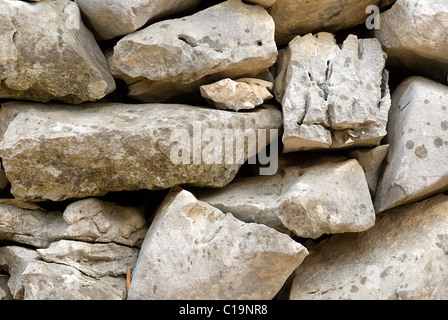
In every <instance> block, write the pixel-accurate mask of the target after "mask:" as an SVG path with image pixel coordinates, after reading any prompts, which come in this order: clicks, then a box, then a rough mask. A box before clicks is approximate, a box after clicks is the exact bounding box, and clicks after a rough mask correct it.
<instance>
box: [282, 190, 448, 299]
mask: <svg viewBox="0 0 448 320" xmlns="http://www.w3.org/2000/svg"><path fill="white" fill-rule="evenodd" d="M447 214H448V197H447V196H446V195H437V196H435V197H433V198H430V199H427V200H425V201H422V202H419V203H414V204H410V205H407V206H403V207H399V208H394V209H392V210H390V211H387V212H384V213H381V214H379V215H378V217H377V222H376V224H375V226H374V227H373V228H371V229H369V230H367V231H366V232H361V233H356V234H343V235H334V236H333V237H332V238H331V239H329V240H328V241H325V242H322V243H319V244H318V246H317V247H315V248H314V249H310V255H309V256H308V257H307V258H306V259H305V261H304V262H303V263H302V264H301V265H300V267H299V268H298V269H297V270H296V274H295V278H294V281H293V285H292V289H291V293H290V298H291V299H297V300H308V299H310V300H323V299H327V300H340V299H347V300H386V299H392V300H446V299H447V298H448V290H447V283H448V268H447V266H448V260H447V257H448V255H447V253H448V234H447V230H448V215H447Z"/></svg>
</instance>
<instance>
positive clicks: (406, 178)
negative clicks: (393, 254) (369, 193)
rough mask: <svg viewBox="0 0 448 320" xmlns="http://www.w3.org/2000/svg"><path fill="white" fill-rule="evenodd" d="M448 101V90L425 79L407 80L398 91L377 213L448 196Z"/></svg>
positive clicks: (376, 198) (393, 106)
mask: <svg viewBox="0 0 448 320" xmlns="http://www.w3.org/2000/svg"><path fill="white" fill-rule="evenodd" d="M447 100H448V86H445V85H442V84H440V83H437V82H434V81H432V80H429V79H425V78H422V77H411V78H408V79H406V80H405V81H403V82H402V83H401V84H400V86H399V87H398V88H397V89H396V90H395V91H394V93H393V95H392V108H391V112H390V119H389V124H388V131H389V133H388V135H387V142H388V143H389V144H390V147H389V153H388V155H387V165H386V167H385V170H384V173H383V174H382V178H381V179H380V181H379V183H378V189H377V192H376V195H375V209H376V211H377V212H381V211H384V210H387V209H390V208H392V207H395V206H398V205H402V204H406V203H410V202H414V201H419V200H422V199H424V198H425V197H428V196H431V195H435V194H437V193H441V192H444V191H446V190H448V164H447V159H448V139H447V137H446V132H447V130H448V103H447Z"/></svg>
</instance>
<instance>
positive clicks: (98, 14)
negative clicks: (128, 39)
mask: <svg viewBox="0 0 448 320" xmlns="http://www.w3.org/2000/svg"><path fill="white" fill-rule="evenodd" d="M75 2H76V3H77V4H78V6H79V8H80V9H81V11H82V12H83V13H84V14H85V15H86V17H87V19H88V21H89V23H90V25H92V27H93V28H94V29H95V31H96V33H97V36H98V39H100V40H107V39H112V38H115V37H117V36H121V35H125V34H128V33H131V32H134V31H135V30H137V29H140V28H141V27H143V26H144V25H145V24H146V23H147V22H149V21H152V20H155V19H158V18H161V17H165V16H168V15H171V14H175V13H179V12H182V11H186V10H189V9H192V8H194V7H195V6H196V5H197V4H198V3H199V2H200V0H182V1H178V0H156V1H154V0H143V1H142V0H125V1H123V0H109V1H102V0H75Z"/></svg>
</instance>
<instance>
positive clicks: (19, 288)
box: [0, 246, 126, 300]
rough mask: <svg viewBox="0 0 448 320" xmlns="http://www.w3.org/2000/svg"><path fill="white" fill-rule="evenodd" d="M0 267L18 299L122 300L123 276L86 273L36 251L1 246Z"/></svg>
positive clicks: (124, 280) (11, 290) (124, 295)
mask: <svg viewBox="0 0 448 320" xmlns="http://www.w3.org/2000/svg"><path fill="white" fill-rule="evenodd" d="M0 266H1V267H2V268H5V266H6V269H7V270H8V272H9V273H10V278H9V280H8V287H9V289H10V292H11V294H12V297H13V298H14V299H17V300H122V299H124V298H125V297H126V278H125V277H109V276H105V277H102V278H100V279H96V278H92V277H89V276H86V275H85V274H84V273H82V272H80V271H79V270H78V269H76V268H74V267H71V266H66V265H62V264H58V263H47V262H44V261H41V260H39V256H38V253H37V252H36V251H35V250H32V249H28V248H23V247H18V246H7V247H1V248H0Z"/></svg>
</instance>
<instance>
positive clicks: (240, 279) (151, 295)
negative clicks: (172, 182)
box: [128, 190, 308, 300]
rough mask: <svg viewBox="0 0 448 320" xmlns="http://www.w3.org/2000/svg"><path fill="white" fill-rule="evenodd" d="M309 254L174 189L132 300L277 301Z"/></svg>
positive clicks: (151, 236)
mask: <svg viewBox="0 0 448 320" xmlns="http://www.w3.org/2000/svg"><path fill="white" fill-rule="evenodd" d="M307 254H308V251H307V250H306V249H305V248H304V247H303V246H302V245H301V244H299V243H298V242H295V241H294V240H292V239H291V238H290V237H289V236H287V235H285V234H282V233H279V232H277V231H275V230H273V229H271V228H268V227H266V226H264V225H257V224H252V223H251V224H246V223H244V222H241V221H239V220H237V219H235V218H234V217H233V216H232V215H231V214H229V213H228V214H224V213H222V212H221V211H219V210H218V209H216V208H214V207H212V206H210V205H208V204H206V203H204V202H201V201H198V200H197V199H196V198H195V197H194V196H193V195H192V194H191V193H190V192H188V191H185V190H172V191H171V192H170V193H169V194H168V195H167V197H166V198H165V200H164V202H163V203H162V205H161V206H160V208H159V210H158V212H157V213H156V216H155V218H154V221H153V223H152V225H151V228H150V230H149V231H148V234H147V236H146V238H145V241H144V243H143V246H142V250H141V251H140V254H139V257H138V260H137V265H136V267H135V269H134V274H133V278H132V282H131V287H130V290H129V296H128V298H129V299H132V300H135V299H186V300H190V299H199V300H200V299H218V300H219V299H235V300H237V299H272V298H273V297H274V296H275V294H276V293H277V292H278V291H279V290H280V288H281V287H282V285H283V284H284V282H285V281H286V279H287V278H288V276H289V275H290V274H291V272H292V271H293V270H294V269H295V268H296V267H297V266H298V265H300V263H301V262H302V261H303V259H304V258H305V256H306V255H307Z"/></svg>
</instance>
